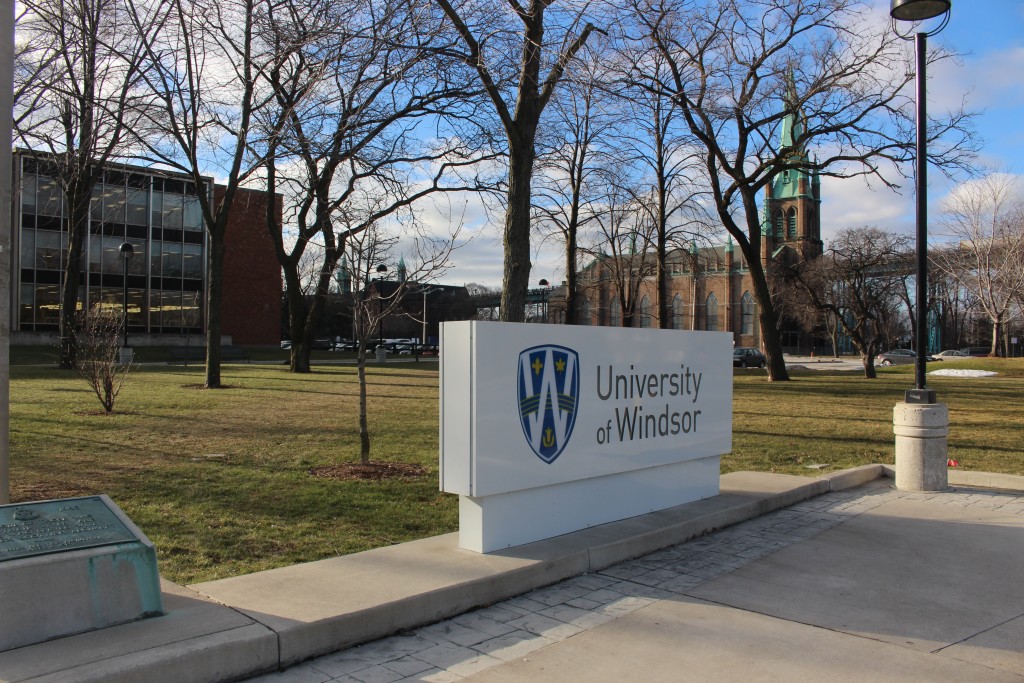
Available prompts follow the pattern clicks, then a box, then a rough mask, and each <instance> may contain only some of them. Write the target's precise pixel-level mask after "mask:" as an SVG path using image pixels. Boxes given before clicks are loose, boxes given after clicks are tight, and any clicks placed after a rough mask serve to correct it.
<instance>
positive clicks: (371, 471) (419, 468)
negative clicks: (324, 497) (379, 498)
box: [309, 460, 429, 481]
mask: <svg viewBox="0 0 1024 683" xmlns="http://www.w3.org/2000/svg"><path fill="white" fill-rule="evenodd" d="M428 472H429V470H428V469H427V468H426V467H424V466H423V465H413V464H410V463H405V462H375V461H372V460H371V461H370V462H369V463H367V464H365V465H364V464H363V463H359V462H343V463H341V464H340V465H323V466H321V467H313V468H310V470H309V473H310V474H312V475H313V476H314V477H320V478H322V479H336V480H338V481H381V480H384V479H402V480H406V481H408V480H410V479H419V478H420V477H425V476H426V475H427V473H428Z"/></svg>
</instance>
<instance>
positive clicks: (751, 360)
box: [732, 346, 766, 368]
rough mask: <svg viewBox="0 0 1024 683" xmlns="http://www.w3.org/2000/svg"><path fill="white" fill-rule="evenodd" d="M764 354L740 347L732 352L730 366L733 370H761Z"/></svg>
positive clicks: (763, 364)
mask: <svg viewBox="0 0 1024 683" xmlns="http://www.w3.org/2000/svg"><path fill="white" fill-rule="evenodd" d="M765 362H766V361H765V358H764V354H763V353H761V352H760V351H758V350H757V349H752V348H750V347H747V346H740V347H739V348H735V349H733V350H732V366H733V367H734V368H763V367H764V366H765Z"/></svg>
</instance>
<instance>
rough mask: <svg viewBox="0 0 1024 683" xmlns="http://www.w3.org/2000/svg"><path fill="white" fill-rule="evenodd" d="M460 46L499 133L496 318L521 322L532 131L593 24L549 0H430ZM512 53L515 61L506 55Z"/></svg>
mask: <svg viewBox="0 0 1024 683" xmlns="http://www.w3.org/2000/svg"><path fill="white" fill-rule="evenodd" d="M434 2H435V3H436V4H437V6H438V7H440V8H441V10H442V11H443V12H444V15H445V16H446V17H447V19H448V20H449V21H450V22H451V23H452V25H453V26H454V29H455V31H456V32H457V34H458V35H459V38H460V40H461V42H462V49H461V50H458V51H455V50H449V51H447V54H448V55H449V56H450V57H454V58H456V59H458V60H460V61H462V62H463V63H465V64H466V65H468V66H469V67H470V69H472V70H473V71H474V72H475V74H476V77H477V79H478V80H479V83H480V85H481V87H482V88H483V90H484V91H485V92H486V94H487V98H488V99H489V100H490V102H491V104H492V105H493V107H494V111H495V113H496V114H497V116H498V119H499V120H500V122H501V128H502V130H503V131H504V133H505V141H506V143H507V153H508V185H507V192H506V196H505V200H506V204H505V225H504V238H503V244H504V249H505V265H504V276H503V281H502V293H501V318H502V320H506V321H510V322H521V321H522V320H523V316H524V315H525V312H526V292H527V289H528V288H529V283H530V268H531V264H530V219H531V208H532V189H531V184H532V180H533V171H534V162H535V161H536V156H537V132H538V128H539V127H540V124H541V115H542V114H543V112H544V108H545V107H546V106H547V104H548V102H550V100H551V98H552V96H553V95H554V92H555V88H556V87H557V86H558V84H559V82H560V81H561V80H562V77H563V75H564V74H565V71H566V68H567V67H568V66H569V63H570V62H571V61H572V60H573V58H574V57H575V56H576V53H577V52H579V50H580V49H581V48H582V47H583V46H584V44H585V43H586V42H587V39H588V38H589V37H590V34H591V33H593V32H594V30H595V27H594V25H593V24H591V23H589V22H587V21H586V19H585V16H584V15H585V12H586V11H587V9H588V6H587V5H584V6H583V8H582V9H580V8H578V7H577V6H575V5H572V4H570V3H568V2H563V3H560V4H555V1H554V0H529V2H528V3H527V4H525V5H524V4H521V3H520V2H519V0H484V1H483V2H478V1H477V0H434ZM514 54H518V55H519V60H518V63H516V61H515V60H513V59H510V56H511V55H514Z"/></svg>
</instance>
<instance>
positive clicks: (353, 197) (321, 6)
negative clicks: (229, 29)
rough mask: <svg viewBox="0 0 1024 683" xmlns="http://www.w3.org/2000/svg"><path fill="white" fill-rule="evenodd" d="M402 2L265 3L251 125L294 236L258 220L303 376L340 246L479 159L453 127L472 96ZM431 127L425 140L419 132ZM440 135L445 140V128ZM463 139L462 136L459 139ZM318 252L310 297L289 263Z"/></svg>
mask: <svg viewBox="0 0 1024 683" xmlns="http://www.w3.org/2000/svg"><path fill="white" fill-rule="evenodd" d="M416 10H417V8H416V7H415V6H414V5H412V4H411V3H404V2H388V3H385V2H380V1H379V0H362V1H360V2H355V3H348V4H345V5H339V4H338V3H336V2H332V1H330V0H303V1H302V2H298V1H293V0H284V1H282V2H279V3H276V4H274V5H273V6H270V7H269V8H268V10H267V15H266V25H265V29H266V33H267V35H268V36H269V40H271V41H272V44H273V51H274V54H275V55H276V59H275V61H274V63H273V65H272V66H271V68H270V69H269V70H268V71H267V75H266V78H267V81H268V85H269V88H270V90H271V92H272V93H273V98H274V101H273V106H270V107H267V108H266V110H265V111H263V112H262V113H261V114H260V115H259V117H258V119H259V122H260V127H261V131H262V133H263V135H262V138H261V140H260V141H259V142H258V144H259V145H261V151H260V154H259V155H260V156H263V157H264V158H265V159H266V167H265V171H266V177H267V187H266V191H267V193H268V195H269V196H270V197H274V195H275V194H276V193H277V192H278V191H282V190H283V191H284V194H285V196H286V199H287V201H288V205H289V207H290V209H289V217H290V220H289V223H290V224H291V225H292V227H293V229H294V235H293V237H294V239H293V240H291V242H290V243H289V244H286V243H285V240H284V236H283V235H282V234H281V231H280V230H278V229H277V225H276V220H275V216H274V215H272V214H271V213H270V212H269V211H270V209H269V207H271V206H273V203H272V202H268V203H267V206H268V215H267V224H268V228H269V230H270V234H271V237H272V238H273V241H274V244H275V250H276V252H277V257H278V260H279V262H280V263H281V266H282V268H283V270H284V277H285V283H286V291H287V297H288V323H289V334H290V337H291V339H292V348H291V361H290V364H291V365H290V367H291V370H292V371H293V372H309V370H310V362H309V360H310V352H311V350H312V346H313V341H314V339H315V335H316V329H317V326H318V324H319V320H320V316H321V313H322V311H323V308H324V304H325V302H326V297H327V293H328V291H329V289H330V284H331V280H332V276H333V274H334V271H335V269H336V268H337V264H338V261H339V259H340V258H341V256H342V254H343V253H344V252H345V248H346V241H347V240H348V239H351V238H352V237H354V236H356V235H358V234H359V233H361V232H363V231H366V230H367V229H369V228H370V227H371V226H374V225H377V224H379V223H380V222H381V221H384V220H386V219H392V220H398V219H400V218H401V219H404V220H409V219H410V217H411V213H410V211H411V208H412V207H413V205H414V204H415V203H416V202H418V201H419V200H421V199H423V198H425V197H427V196H429V195H431V194H435V193H438V192H457V191H465V190H475V189H478V188H479V183H478V182H477V181H476V179H475V178H474V177H472V175H471V174H470V177H469V178H464V177H463V173H464V172H465V171H466V169H468V167H469V166H471V165H472V164H474V163H476V162H477V161H479V156H478V155H477V154H476V153H475V150H474V149H473V148H472V147H471V146H470V145H469V144H467V142H466V140H467V137H465V136H460V135H457V134H455V131H454V130H453V128H452V127H451V126H450V125H446V124H450V123H451V122H452V121H453V120H455V121H457V120H459V119H465V118H470V116H469V114H467V113H466V112H465V111H462V109H465V108H466V107H469V106H471V105H467V104H464V103H465V102H468V101H470V100H471V99H472V98H471V96H472V93H471V92H469V91H467V90H466V89H465V88H464V87H462V85H460V84H458V83H456V79H454V78H453V77H452V74H450V73H448V72H447V71H446V69H445V68H444V65H443V64H442V63H439V62H438V60H437V59H436V54H437V50H439V49H440V48H442V47H443V44H441V43H440V41H441V39H442V37H441V36H439V35H437V28H436V27H433V26H428V25H425V22H424V21H423V20H422V18H421V17H420V15H419V13H418V12H417V11H416ZM426 120H429V122H430V124H431V125H432V127H433V129H432V135H431V138H430V139H429V140H427V139H425V138H424V136H423V135H422V133H421V132H420V128H421V126H422V125H424V121H426ZM446 132H447V133H448V134H447V135H446V134H445V133H446ZM469 139H471V138H469ZM314 245H315V246H316V247H317V248H318V249H319V250H320V258H319V265H320V268H319V270H318V271H317V272H316V273H315V275H314V277H313V278H312V279H311V282H310V284H311V287H310V291H311V294H312V296H311V297H304V296H303V287H302V283H301V281H300V271H299V267H300V265H301V263H302V262H303V258H304V256H305V254H307V253H308V252H307V249H308V248H310V247H311V246H314Z"/></svg>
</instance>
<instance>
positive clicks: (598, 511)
mask: <svg viewBox="0 0 1024 683" xmlns="http://www.w3.org/2000/svg"><path fill="white" fill-rule="evenodd" d="M719 461H720V457H719V456H717V455H716V456H712V457H709V458H701V459H700V460H691V461H688V462H681V463H673V464H670V465H662V466H660V467H651V468H648V469H644V470H634V471H632V472H627V473H624V474H619V475H610V476H606V477H596V478H593V479H582V480H579V481H572V482H567V483H564V484H555V485H553V486H546V487H542V488H533V489H526V490H524V491H512V492H509V493H504V494H498V495H493V496H484V497H480V498H474V497H470V496H460V497H459V547H461V548H465V549H466V550H475V551H476V552H478V553H489V552H492V551H495V550H502V549H504V548H508V547H511V546H515V545H522V544H524V543H530V542H532V541H535V540H537V534H538V532H537V530H538V529H542V530H543V532H542V537H543V538H550V537H552V536H560V535H562V534H567V533H570V532H573V531H578V530H580V529H587V528H589V527H592V526H597V525H599V524H606V523H608V522H614V521H618V520H620V519H627V518H629V517H636V516H638V515H644V514H647V513H648V512H654V511H656V510H664V509H666V508H670V507H675V506H676V505H682V504H683V503H690V502H692V501H695V500H701V499H704V498H710V497H711V496H717V495H718V472H719ZM636 490H640V491H643V492H644V495H643V497H636V496H628V495H623V491H636ZM594 501H600V502H601V504H600V505H596V506H595V505H594Z"/></svg>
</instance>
